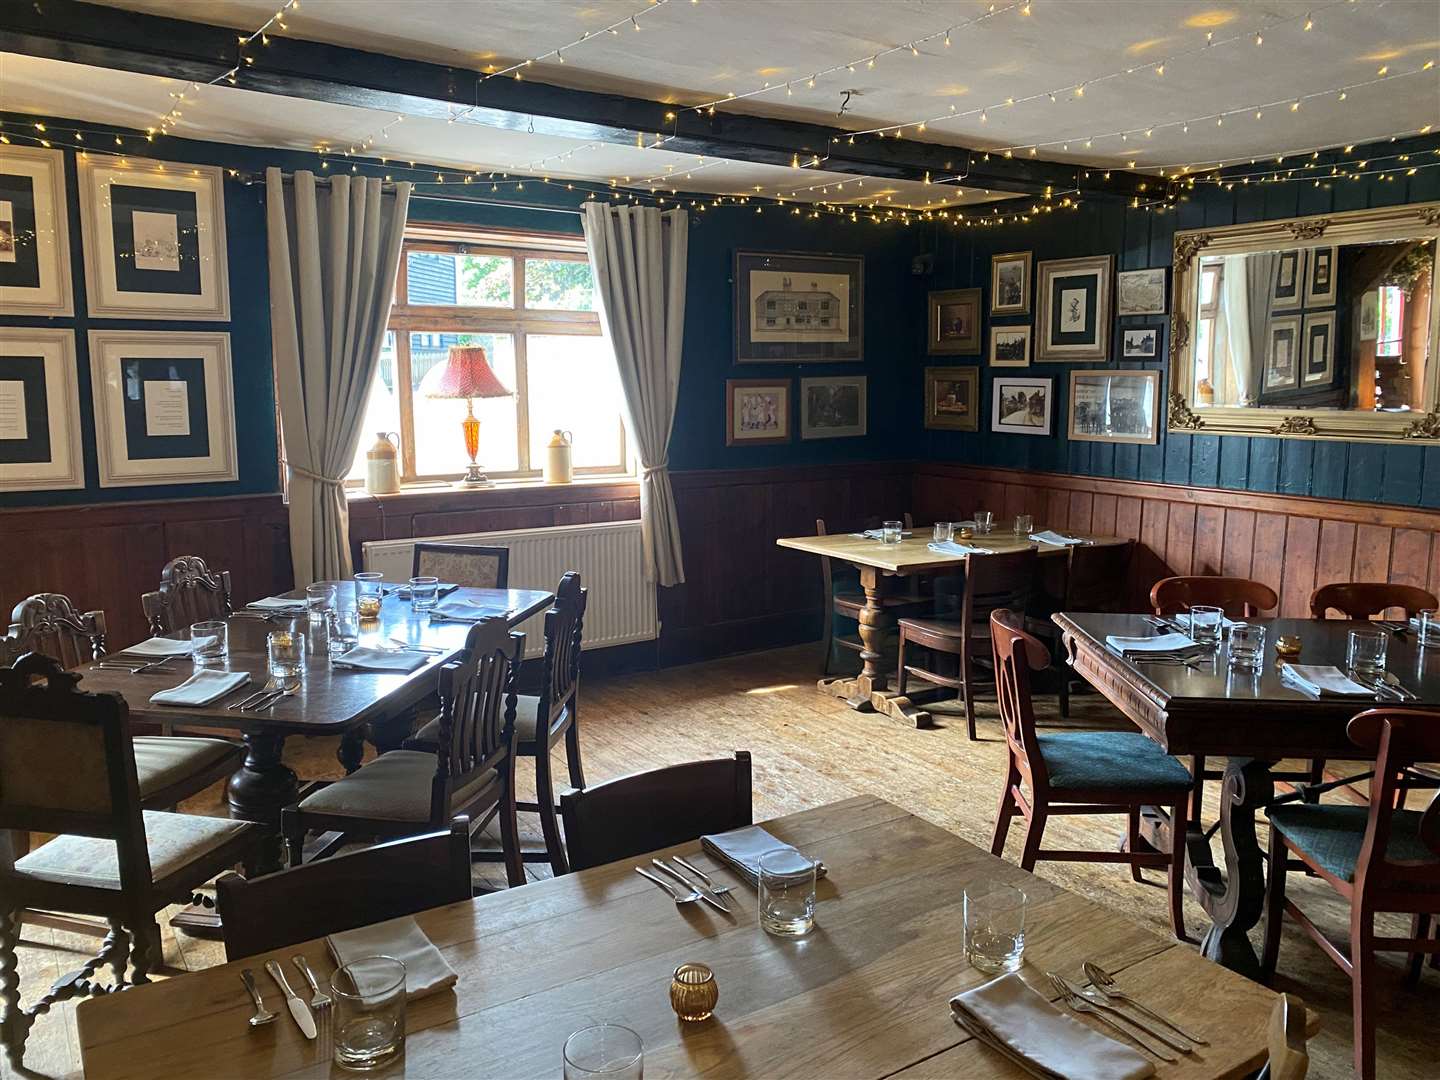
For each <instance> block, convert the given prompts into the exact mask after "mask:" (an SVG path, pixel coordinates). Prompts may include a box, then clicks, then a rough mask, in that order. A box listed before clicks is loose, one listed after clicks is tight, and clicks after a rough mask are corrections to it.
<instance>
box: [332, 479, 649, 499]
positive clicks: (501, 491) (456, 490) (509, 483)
mask: <svg viewBox="0 0 1440 1080" xmlns="http://www.w3.org/2000/svg"><path fill="white" fill-rule="evenodd" d="M639 483H640V481H639V480H638V479H637V478H636V477H635V475H634V474H633V473H593V474H592V473H587V474H585V475H582V476H577V477H576V478H575V479H574V480H572V481H571V482H570V483H568V484H547V483H545V482H544V481H543V480H538V479H536V478H534V477H529V476H526V477H518V478H514V479H497V480H495V481H494V484H493V486H491V487H476V488H467V487H458V486H456V484H455V483H454V482H452V481H448V480H440V481H431V482H427V483H421V484H406V485H404V486H403V487H401V489H400V490H399V491H398V492H395V493H393V494H389V495H371V494H370V493H369V492H368V491H366V490H365V489H364V488H363V487H359V488H347V489H346V492H345V494H346V497H347V498H348V499H349V500H350V501H351V502H357V501H366V500H374V501H375V502H383V503H391V502H404V501H405V500H407V499H422V498H431V499H433V498H436V497H437V496H461V497H464V498H466V499H467V500H469V499H476V500H480V501H484V500H485V499H486V498H487V497H491V498H493V497H495V496H500V495H512V494H520V493H524V492H541V491H546V492H553V493H555V495H556V496H557V497H559V498H561V499H563V498H564V493H565V492H567V491H576V490H581V491H585V490H588V489H595V488H602V487H616V486H620V485H625V486H634V487H636V489H637V490H638V485H639Z"/></svg>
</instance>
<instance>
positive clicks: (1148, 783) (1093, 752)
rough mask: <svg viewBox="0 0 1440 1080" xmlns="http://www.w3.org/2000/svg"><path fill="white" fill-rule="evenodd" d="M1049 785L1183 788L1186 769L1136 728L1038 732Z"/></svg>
mask: <svg viewBox="0 0 1440 1080" xmlns="http://www.w3.org/2000/svg"><path fill="white" fill-rule="evenodd" d="M1035 741H1036V742H1037V743H1039V745H1040V754H1041V756H1042V757H1043V758H1044V759H1045V768H1046V769H1047V770H1048V771H1049V774H1050V787H1051V788H1052V789H1054V790H1057V791H1059V790H1064V789H1066V788H1090V789H1094V790H1098V791H1106V790H1110V789H1112V788H1113V789H1115V790H1117V791H1118V790H1126V791H1130V790H1135V789H1145V790H1149V791H1157V792H1159V791H1165V792H1169V791H1176V792H1183V791H1188V790H1189V788H1190V779H1191V778H1190V770H1189V769H1187V768H1185V766H1184V765H1182V764H1180V762H1178V761H1176V760H1175V759H1174V758H1173V757H1171V756H1170V755H1169V754H1167V753H1165V751H1164V750H1162V749H1160V746H1159V744H1157V743H1155V742H1154V741H1153V740H1151V739H1149V738H1147V737H1146V736H1144V735H1141V734H1140V733H1139V732H1138V731H1077V732H1066V733H1064V734H1057V735H1037V736H1036V739H1035Z"/></svg>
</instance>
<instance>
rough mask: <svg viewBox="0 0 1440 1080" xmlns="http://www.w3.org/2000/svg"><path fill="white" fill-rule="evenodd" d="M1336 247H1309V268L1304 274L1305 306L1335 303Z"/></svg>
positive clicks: (1325, 305) (1328, 305) (1327, 305)
mask: <svg viewBox="0 0 1440 1080" xmlns="http://www.w3.org/2000/svg"><path fill="white" fill-rule="evenodd" d="M1336 250H1337V249H1336V248H1335V247H1333V246H1331V247H1318V248H1311V249H1310V269H1309V272H1308V273H1307V274H1306V275H1305V306H1306V307H1307V308H1308V307H1330V306H1332V305H1333V304H1334V303H1335V257H1336Z"/></svg>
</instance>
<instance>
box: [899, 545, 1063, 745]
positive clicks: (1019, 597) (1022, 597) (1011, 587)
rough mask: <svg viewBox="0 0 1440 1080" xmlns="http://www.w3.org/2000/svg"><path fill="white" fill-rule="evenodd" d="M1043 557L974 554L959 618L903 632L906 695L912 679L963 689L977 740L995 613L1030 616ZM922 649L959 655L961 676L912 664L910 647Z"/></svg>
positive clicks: (924, 622)
mask: <svg viewBox="0 0 1440 1080" xmlns="http://www.w3.org/2000/svg"><path fill="white" fill-rule="evenodd" d="M1037 559H1038V556H1037V554H1036V552H1035V549H1034V548H1027V549H1026V550H1024V551H1010V552H1005V553H1003V554H999V555H972V556H971V557H970V558H969V559H968V560H967V561H966V567H965V586H964V592H963V594H962V596H961V599H960V613H959V618H958V619H951V618H939V619H916V618H904V619H901V620H900V622H899V627H900V659H899V663H898V665H897V666H898V668H899V682H898V685H897V686H896V689H897V691H898V692H899V693H901V694H904V693H905V688H906V685H907V684H908V682H909V680H910V679H912V678H918V679H922V680H924V681H925V682H929V683H934V684H936V685H937V686H948V687H951V688H953V689H956V690H959V691H960V694H959V700H960V701H962V702H963V703H964V706H965V725H966V727H967V728H968V729H969V732H970V738H971V739H974V738H976V735H975V683H976V679H977V675H976V672H975V663H976V660H977V659H978V660H983V661H984V662H985V664H986V665H988V664H989V662H990V656H991V648H990V613H991V612H992V611H995V610H997V609H1000V608H1008V609H1011V610H1015V611H1024V610H1025V609H1026V607H1027V606H1028V605H1029V603H1030V599H1031V597H1032V596H1033V595H1034V592H1035V584H1036V581H1035V574H1036V568H1037ZM910 644H913V645H918V646H920V647H922V648H926V649H930V650H932V651H934V652H937V653H947V654H949V655H952V656H955V657H956V658H957V663H958V671H957V673H956V674H955V675H944V674H941V673H939V672H936V671H932V670H930V669H929V668H924V667H921V666H919V665H918V664H907V663H906V660H905V651H906V646H907V645H910Z"/></svg>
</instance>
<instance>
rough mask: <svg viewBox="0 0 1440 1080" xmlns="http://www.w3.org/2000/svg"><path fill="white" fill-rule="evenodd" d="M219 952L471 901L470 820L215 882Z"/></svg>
mask: <svg viewBox="0 0 1440 1080" xmlns="http://www.w3.org/2000/svg"><path fill="white" fill-rule="evenodd" d="M215 894H216V900H217V901H218V902H219V910H220V918H221V919H222V920H223V922H224V927H223V929H224V933H225V959H226V960H240V959H242V958H244V957H246V956H254V955H256V954H257V953H263V952H270V951H271V950H272V949H280V948H284V947H285V946H286V945H295V944H298V943H299V942H302V941H310V940H311V939H313V938H318V937H323V936H325V935H326V934H336V933H339V932H340V931H342V930H353V929H355V928H356V927H357V926H369V925H370V924H371V923H377V922H384V921H385V920H386V919H398V918H400V917H401V916H402V915H414V914H415V913H416V912H417V911H427V910H429V909H430V908H436V907H444V906H445V905H446V904H454V903H458V902H460V901H462V900H469V899H470V897H471V895H472V894H471V889H470V821H469V819H468V818H464V817H457V818H456V819H455V820H454V821H452V822H451V823H450V828H449V829H448V830H447V831H444V832H432V833H425V834H424V835H421V836H412V837H409V838H408V839H405V840H391V841H390V842H389V843H385V844H377V845H376V846H374V847H370V848H365V849H364V850H363V851H355V852H351V853H349V854H346V855H337V856H335V858H333V859H322V860H320V861H319V862H312V863H307V864H306V865H305V866H299V867H296V868H295V869H293V870H282V871H281V872H280V873H278V874H266V875H265V876H264V877H259V878H255V879H254V880H252V881H247V880H245V879H244V878H242V877H240V876H239V875H238V874H226V875H225V876H224V877H222V878H220V880H219V881H217V882H216V883H215Z"/></svg>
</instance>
